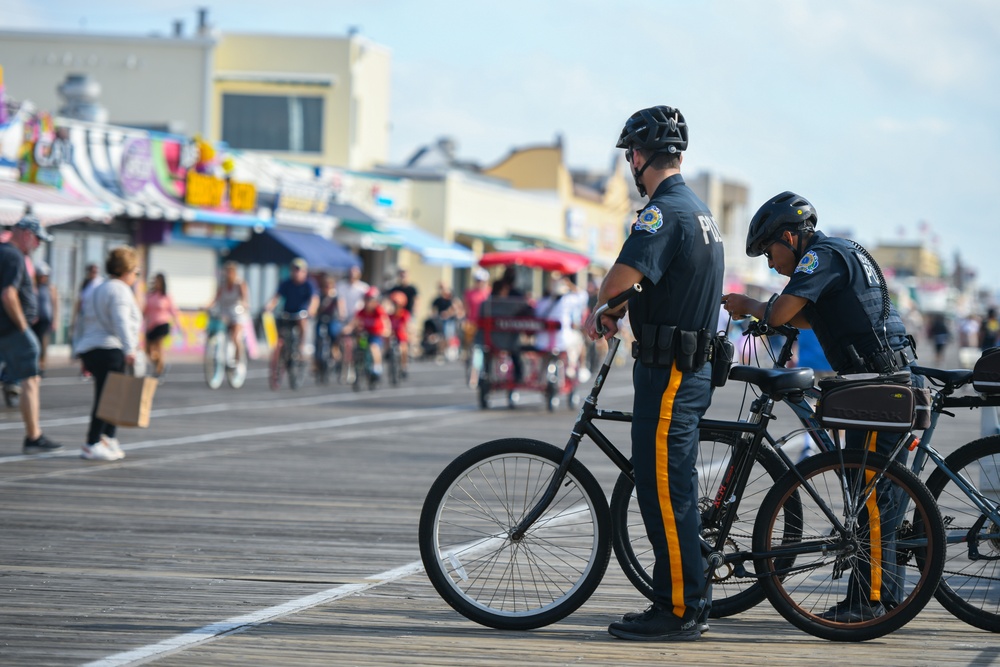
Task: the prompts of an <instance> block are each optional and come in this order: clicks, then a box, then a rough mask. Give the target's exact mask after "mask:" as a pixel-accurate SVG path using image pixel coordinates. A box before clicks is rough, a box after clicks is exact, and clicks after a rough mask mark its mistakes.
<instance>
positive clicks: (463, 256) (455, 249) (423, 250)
mask: <svg viewBox="0 0 1000 667" xmlns="http://www.w3.org/2000/svg"><path fill="white" fill-rule="evenodd" d="M385 230H386V231H387V232H389V233H390V234H392V235H393V236H397V237H399V239H400V242H401V243H402V246H403V247H404V248H406V249H407V250H413V251H414V252H417V253H419V254H420V256H421V257H422V258H423V260H424V263H425V264H433V265H440V264H447V265H449V266H457V267H459V268H463V267H469V266H472V265H473V264H475V263H476V256H475V255H474V254H473V253H472V251H471V250H469V249H468V248H466V247H465V246H463V245H459V244H458V243H452V242H449V241H445V240H444V239H442V238H441V237H439V236H435V235H434V234H431V233H430V232H425V231H424V230H422V229H419V228H417V227H389V226H386V228H385Z"/></svg>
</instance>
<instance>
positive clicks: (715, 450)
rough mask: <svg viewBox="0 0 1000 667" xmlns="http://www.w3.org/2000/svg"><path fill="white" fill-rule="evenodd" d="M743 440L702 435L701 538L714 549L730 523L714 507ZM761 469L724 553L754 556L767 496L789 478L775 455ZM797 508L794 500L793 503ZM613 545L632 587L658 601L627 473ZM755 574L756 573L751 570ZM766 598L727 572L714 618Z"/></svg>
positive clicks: (715, 592)
mask: <svg viewBox="0 0 1000 667" xmlns="http://www.w3.org/2000/svg"><path fill="white" fill-rule="evenodd" d="M738 442H739V434H736V433H728V432H721V431H720V432H713V431H707V430H703V431H701V433H700V438H699V451H698V464H697V465H698V489H699V492H698V506H699V508H700V510H701V516H702V531H701V534H702V537H704V538H705V540H706V541H708V542H709V543H710V544H714V543H715V541H716V536H717V535H718V534H719V530H720V529H721V526H722V522H723V520H724V519H725V511H726V510H725V508H720V509H719V510H715V509H714V508H713V503H714V501H715V499H716V497H717V496H718V492H719V489H720V487H721V485H722V483H723V481H724V480H725V478H726V473H727V471H728V470H729V463H730V461H731V460H732V456H733V451H734V448H735V446H736V444H737V443H738ZM757 463H758V464H759V465H755V466H754V468H753V470H752V472H751V476H750V478H749V479H748V481H747V487H746V490H745V491H744V493H743V495H742V498H741V500H740V506H739V510H738V512H737V514H736V516H734V517H733V523H732V526H731V527H730V530H729V536H728V538H727V539H726V541H725V547H724V552H725V553H734V552H738V551H750V548H751V546H752V545H751V538H752V535H753V525H754V522H755V520H756V518H757V510H758V507H759V506H760V503H761V501H762V500H763V498H764V495H765V494H766V493H767V492H768V491H770V490H771V488H772V487H773V486H774V483H775V482H776V481H777V480H778V479H780V478H781V476H782V475H784V474H785V472H787V470H788V469H787V468H786V467H785V464H784V462H782V460H781V459H780V458H778V455H777V454H775V453H774V452H772V451H770V450H766V449H761V450H760V451H759V452H758V454H757ZM793 502H794V500H793ZM611 517H612V522H611V526H612V528H611V530H612V534H611V544H612V546H614V550H615V556H616V557H617V559H618V563H619V565H621V568H622V570H623V571H624V572H625V576H627V577H628V579H629V581H631V582H632V585H634V586H635V587H636V589H637V590H638V591H639V592H640V593H642V594H643V595H644V596H646V598H648V599H650V600H652V599H653V577H652V572H653V563H654V561H655V559H654V556H653V547H652V546H651V545H650V544H649V540H648V539H647V538H646V528H645V526H644V525H643V522H642V515H641V514H640V512H639V505H638V502H637V501H636V496H635V485H634V484H633V483H632V480H631V479H629V477H628V476H627V475H625V474H624V473H623V474H622V475H620V476H619V477H618V482H617V483H616V484H615V489H614V491H613V492H612V494H611ZM751 569H752V568H751ZM764 598H765V595H764V589H763V587H762V586H761V585H760V583H759V582H758V580H757V578H756V577H755V576H754V574H753V572H747V571H746V570H745V569H743V568H742V564H740V565H739V566H734V567H732V568H730V567H724V568H721V569H718V570H716V571H715V573H714V578H713V581H712V607H711V610H710V612H709V615H710V616H711V617H712V618H723V617H726V616H732V615H733V614H738V613H740V612H744V611H746V610H747V609H750V608H751V607H754V606H756V605H758V604H760V603H761V602H763V600H764Z"/></svg>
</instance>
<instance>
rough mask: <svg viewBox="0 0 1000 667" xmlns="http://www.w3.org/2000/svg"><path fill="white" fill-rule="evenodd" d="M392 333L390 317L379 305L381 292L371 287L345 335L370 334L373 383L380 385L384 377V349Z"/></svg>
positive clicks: (345, 329) (345, 328)
mask: <svg viewBox="0 0 1000 667" xmlns="http://www.w3.org/2000/svg"><path fill="white" fill-rule="evenodd" d="M391 331H392V328H391V325H390V324H389V316H388V315H387V314H386V312H385V308H383V307H382V304H381V303H379V290H378V288H377V287H369V288H368V291H367V292H365V299H364V303H362V305H361V310H359V311H358V312H357V314H356V315H355V316H354V320H353V321H351V323H350V324H348V325H347V326H346V327H344V330H343V333H344V334H354V333H358V332H364V333H366V334H368V349H369V351H370V352H371V355H372V383H373V384H378V382H379V380H380V379H381V377H382V348H383V346H384V340H385V337H386V336H388V335H389V333H390V332H391Z"/></svg>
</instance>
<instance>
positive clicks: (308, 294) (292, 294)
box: [264, 257, 319, 359]
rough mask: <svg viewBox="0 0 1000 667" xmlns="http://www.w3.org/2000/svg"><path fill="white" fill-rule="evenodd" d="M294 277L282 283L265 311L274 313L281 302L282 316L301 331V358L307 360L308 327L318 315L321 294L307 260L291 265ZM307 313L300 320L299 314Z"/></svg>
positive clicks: (294, 262)
mask: <svg viewBox="0 0 1000 667" xmlns="http://www.w3.org/2000/svg"><path fill="white" fill-rule="evenodd" d="M291 269H292V275H291V277H290V278H287V279H286V280H283V281H281V283H280V284H279V285H278V291H277V292H276V293H275V295H274V296H273V297H271V300H270V301H268V302H267V305H266V306H264V310H267V311H271V312H273V311H274V309H275V308H276V307H277V305H278V302H279V301H280V302H281V314H282V315H283V316H284V318H285V319H291V320H294V322H295V326H296V327H297V328H298V330H299V358H300V359H304V358H305V353H304V350H305V340H306V326H307V322H308V320H309V318H310V317H314V316H315V315H316V309H317V308H318V307H319V294H318V293H317V291H316V285H315V284H314V283H313V282H312V280H310V279H309V265H308V264H307V263H306V260H304V259H302V258H301V257H296V258H295V259H293V260H292V263H291ZM302 312H305V313H306V317H305V318H300V317H299V313H302Z"/></svg>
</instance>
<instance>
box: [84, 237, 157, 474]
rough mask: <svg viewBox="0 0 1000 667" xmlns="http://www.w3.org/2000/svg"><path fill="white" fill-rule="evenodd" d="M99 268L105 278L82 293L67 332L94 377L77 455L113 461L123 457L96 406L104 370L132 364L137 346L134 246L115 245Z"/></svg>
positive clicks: (112, 427) (139, 320) (139, 319)
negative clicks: (72, 326) (83, 439)
mask: <svg viewBox="0 0 1000 667" xmlns="http://www.w3.org/2000/svg"><path fill="white" fill-rule="evenodd" d="M105 270H106V271H107V274H108V280H106V281H104V282H103V283H101V284H100V285H99V286H98V287H96V288H94V289H93V290H91V291H90V292H88V293H87V295H86V297H85V298H84V299H83V301H82V302H81V304H80V313H79V317H77V320H76V328H75V330H74V332H73V350H74V351H75V352H76V354H77V355H78V356H79V357H80V359H81V360H82V361H83V366H84V368H85V369H86V370H87V372H89V373H90V374H91V375H93V377H94V406H93V408H92V409H91V411H90V427H89V428H88V430H87V440H86V442H85V443H84V445H83V447H82V449H81V451H80V456H81V457H82V458H85V459H93V460H99V461H116V460H118V459H121V458H124V457H125V453H124V452H123V451H122V449H121V446H120V445H119V443H118V439H117V438H116V437H115V434H116V429H117V427H116V426H115V425H114V424H109V423H108V422H106V421H104V420H102V419H98V417H97V406H98V404H99V403H100V401H101V392H102V390H103V389H104V382H105V380H106V379H107V377H108V373H110V372H112V371H117V372H119V373H121V372H124V371H125V369H126V367H127V366H131V365H132V364H134V363H135V359H136V352H137V351H138V349H139V327H140V326H141V325H142V312H141V311H140V310H139V304H138V303H136V298H135V293H134V292H133V291H132V288H133V286H134V285H135V282H136V280H137V279H138V277H139V273H140V272H139V257H138V255H137V253H136V251H135V248H132V247H129V246H119V247H117V248H114V249H112V250H111V252H110V253H109V254H108V259H107V262H106V264H105Z"/></svg>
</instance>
